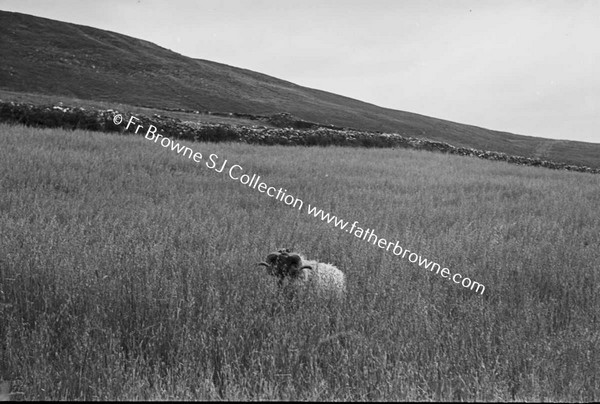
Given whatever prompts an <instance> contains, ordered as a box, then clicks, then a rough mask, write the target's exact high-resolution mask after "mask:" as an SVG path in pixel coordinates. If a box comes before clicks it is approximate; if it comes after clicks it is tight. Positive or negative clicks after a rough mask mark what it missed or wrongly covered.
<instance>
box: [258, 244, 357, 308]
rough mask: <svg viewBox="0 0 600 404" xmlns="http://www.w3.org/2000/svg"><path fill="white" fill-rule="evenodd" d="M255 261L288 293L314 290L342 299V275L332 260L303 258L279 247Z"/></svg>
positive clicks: (344, 277)
mask: <svg viewBox="0 0 600 404" xmlns="http://www.w3.org/2000/svg"><path fill="white" fill-rule="evenodd" d="M258 265H262V266H264V267H266V269H267V274H269V275H271V276H274V277H276V278H278V285H279V287H280V288H281V289H283V290H284V291H285V293H286V295H288V297H291V298H293V297H295V296H298V295H299V294H300V293H315V294H316V295H318V296H321V297H329V298H336V299H343V298H344V297H345V295H346V276H345V275H344V273H343V272H342V271H340V270H339V269H338V268H336V267H335V266H334V265H332V264H324V263H322V262H317V261H314V260H307V259H306V258H304V257H303V256H302V255H300V254H296V253H292V252H291V251H290V250H289V249H282V250H279V251H277V252H272V253H270V254H269V255H267V259H266V260H265V261H264V262H260V263H259V264H258Z"/></svg>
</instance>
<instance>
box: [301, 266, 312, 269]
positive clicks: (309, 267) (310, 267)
mask: <svg viewBox="0 0 600 404" xmlns="http://www.w3.org/2000/svg"><path fill="white" fill-rule="evenodd" d="M304 268H308V269H312V266H310V265H304V266H302V268H300V269H304Z"/></svg>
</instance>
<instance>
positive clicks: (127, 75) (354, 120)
mask: <svg viewBox="0 0 600 404" xmlns="http://www.w3.org/2000/svg"><path fill="white" fill-rule="evenodd" d="M0 38H2V39H1V40H0V57H1V58H2V64H1V65H0V90H5V91H16V92H25V93H38V94H46V95H62V96H66V97H77V98H80V99H88V100H96V101H104V102H115V103H117V102H118V103H126V104H132V105H144V106H151V107H156V108H162V107H167V108H184V109H194V110H204V111H227V112H241V113H250V114H263V115H269V114H274V113H278V112H289V113H291V114H293V115H295V116H297V117H300V118H302V119H305V120H308V121H313V122H321V123H326V124H333V125H337V126H345V127H352V128H357V129H362V130H370V131H385V132H394V133H399V134H401V135H404V136H414V137H424V138H428V139H432V140H438V141H443V142H448V143H450V144H452V145H455V146H462V147H472V148H476V149H481V150H492V151H499V152H504V153H507V154H512V155H521V156H531V157H541V158H546V159H548V160H553V161H558V162H565V163H570V164H583V165H587V166H590V167H600V157H599V156H600V144H591V143H584V142H573V141H557V140H551V139H542V138H535V137H530V136H521V135H515V134H511V133H507V132H499V131H493V130H488V129H483V128H479V127H475V126H470V125H464V124H459V123H454V122H449V121H445V120H440V119H435V118H430V117H426V116H423V115H419V114H414V113H409V112H403V111H397V110H392V109H387V108H382V107H378V106H376V105H373V104H368V103H364V102H361V101H358V100H355V99H351V98H348V97H343V96H340V95H336V94H332V93H328V92H325V91H320V90H315V89H310V88H306V87H301V86H298V85H296V84H293V83H290V82H287V81H284V80H280V79H277V78H274V77H270V76H267V75H264V74H261V73H257V72H253V71H250V70H245V69H240V68H236V67H232V66H228V65H224V64H220V63H215V62H211V61H207V60H201V59H193V58H189V57H186V56H183V55H180V54H178V53H175V52H173V51H170V50H168V49H165V48H162V47H160V46H157V45H155V44H153V43H150V42H147V41H143V40H140V39H136V38H132V37H129V36H126V35H121V34H117V33H114V32H109V31H105V30H100V29H96V28H91V27H86V26H81V25H76V24H70V23H64V22H59V21H54V20H49V19H45V18H39V17H34V16H29V15H25V14H20V13H12V12H5V11H0Z"/></svg>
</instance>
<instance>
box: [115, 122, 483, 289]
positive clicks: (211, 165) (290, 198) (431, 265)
mask: <svg viewBox="0 0 600 404" xmlns="http://www.w3.org/2000/svg"><path fill="white" fill-rule="evenodd" d="M139 121H140V120H139V119H138V118H136V117H134V116H131V117H130V118H129V121H128V122H127V126H126V127H125V129H126V130H132V131H133V132H134V133H139V134H144V137H145V138H146V139H147V140H149V141H152V142H154V143H156V144H160V145H161V146H162V147H164V148H167V149H170V150H172V151H174V152H175V153H177V154H179V155H181V156H183V157H187V158H188V159H190V160H193V161H194V162H195V163H198V164H200V163H202V162H204V165H205V166H206V168H208V169H211V170H214V171H215V172H217V173H224V172H226V173H227V175H228V176H229V178H231V179H232V180H234V181H237V182H239V183H241V184H242V185H245V186H247V187H249V188H252V189H255V190H257V191H258V192H260V193H263V194H265V195H267V196H268V197H270V198H275V199H277V200H278V201H281V202H283V203H284V204H286V205H288V206H291V207H293V208H296V209H298V210H300V211H302V210H303V208H304V206H305V204H304V201H303V200H302V199H300V198H298V197H296V196H294V195H291V194H290V193H288V190H287V189H284V188H282V187H275V186H271V185H269V184H267V183H265V182H263V181H261V178H260V175H257V174H252V175H250V174H248V173H245V172H244V169H243V168H242V166H240V165H239V164H231V163H230V162H229V161H228V160H222V159H220V158H219V156H218V155H217V154H214V153H212V154H210V155H208V159H204V157H203V155H202V153H200V152H195V151H194V150H192V149H191V148H190V147H188V146H185V145H182V144H180V143H178V142H175V141H173V140H171V139H170V138H168V137H166V136H164V135H162V134H160V133H158V129H157V128H156V127H155V126H154V125H148V129H146V130H144V126H143V125H141V124H139ZM113 122H114V123H115V124H116V125H120V124H121V123H122V122H123V117H122V116H121V115H120V114H116V115H115V116H114V117H113ZM144 132H145V133H144ZM306 213H307V214H308V215H309V216H313V217H315V218H317V219H320V220H322V221H323V222H325V223H327V224H330V225H333V226H334V227H335V228H338V229H340V230H343V231H346V232H347V233H351V234H352V235H354V236H355V237H357V238H360V239H361V240H364V241H366V242H368V243H372V244H373V245H376V246H377V247H379V248H381V249H383V250H386V251H391V252H392V253H393V254H394V255H396V256H399V257H400V258H402V259H408V261H409V262H411V263H413V264H417V265H418V266H420V267H422V268H424V269H427V270H429V271H431V272H434V271H435V273H436V274H438V275H441V276H442V278H444V279H448V280H449V281H452V282H454V283H456V284H459V285H461V286H462V287H464V288H467V289H471V290H475V292H476V293H477V292H478V293H481V294H483V292H484V291H485V286H484V285H483V284H481V283H479V282H475V281H473V280H471V279H469V278H467V277H463V276H462V275H461V274H459V273H454V274H452V272H451V271H450V269H448V268H445V267H443V266H442V265H440V264H438V263H437V262H434V261H431V260H428V259H427V258H424V257H422V256H421V255H419V254H417V253H415V252H411V251H410V250H408V249H405V248H403V247H402V246H401V245H400V243H399V242H398V241H387V240H386V239H384V238H380V237H378V236H377V235H376V234H375V232H374V231H373V230H371V229H366V230H365V229H363V228H362V227H360V226H358V224H359V223H358V221H354V222H353V223H352V224H350V222H348V221H346V220H343V219H341V218H338V217H337V216H334V215H332V214H331V213H328V212H325V211H323V210H322V209H319V208H317V207H316V206H311V205H310V204H306ZM348 226H350V227H348Z"/></svg>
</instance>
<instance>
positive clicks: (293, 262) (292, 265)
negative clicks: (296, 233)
mask: <svg viewBox="0 0 600 404" xmlns="http://www.w3.org/2000/svg"><path fill="white" fill-rule="evenodd" d="M258 265H262V266H265V267H266V268H267V273H268V274H269V275H271V276H275V277H277V278H279V279H280V280H283V279H284V278H286V277H290V278H292V279H293V278H297V277H298V276H299V275H300V274H301V273H302V270H303V269H304V268H307V269H312V267H311V266H310V265H302V258H301V257H300V256H299V255H298V254H295V253H292V252H291V250H289V249H287V248H285V249H281V250H279V251H277V252H272V253H270V254H269V255H267V259H266V260H265V261H263V262H260V263H259V264H258Z"/></svg>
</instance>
